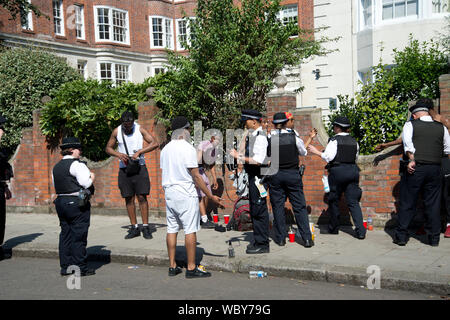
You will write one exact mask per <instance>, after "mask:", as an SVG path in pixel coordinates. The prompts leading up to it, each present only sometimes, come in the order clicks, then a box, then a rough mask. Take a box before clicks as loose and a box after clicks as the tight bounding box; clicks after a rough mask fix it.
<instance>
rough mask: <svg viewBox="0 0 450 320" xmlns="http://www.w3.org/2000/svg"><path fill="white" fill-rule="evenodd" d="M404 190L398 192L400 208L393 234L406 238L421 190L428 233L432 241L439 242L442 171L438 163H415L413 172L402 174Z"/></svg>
mask: <svg viewBox="0 0 450 320" xmlns="http://www.w3.org/2000/svg"><path fill="white" fill-rule="evenodd" d="M403 181H404V183H405V185H404V188H405V190H404V192H401V193H400V210H399V213H398V224H397V229H396V231H395V236H396V238H397V239H398V240H403V241H407V240H408V226H409V224H410V222H411V220H412V219H413V218H414V215H415V212H416V205H417V198H418V197H419V193H420V192H421V191H423V202H424V206H425V214H426V216H427V220H428V223H427V227H426V229H428V230H427V231H428V235H429V236H430V240H431V241H432V242H439V234H440V228H441V222H440V209H441V207H440V206H441V194H442V173H441V167H440V165H434V164H431V165H420V164H417V165H416V171H415V172H414V173H413V174H405V176H404V180H403Z"/></svg>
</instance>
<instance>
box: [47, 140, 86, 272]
mask: <svg viewBox="0 0 450 320" xmlns="http://www.w3.org/2000/svg"><path fill="white" fill-rule="evenodd" d="M60 148H61V154H62V155H63V158H62V160H61V161H59V162H58V163H57V164H56V165H55V166H54V167H53V183H54V186H55V192H56V194H57V195H58V197H57V198H56V199H55V201H54V203H55V207H56V212H57V213H58V218H59V221H60V226H61V233H60V235H59V261H60V266H61V275H62V276H65V275H69V274H71V273H72V272H69V270H70V269H69V270H68V268H69V267H70V266H77V267H78V268H80V272H81V276H89V275H93V274H95V271H94V270H93V269H88V267H87V250H86V246H87V236H88V229H89V224H90V218H91V206H90V203H89V202H86V203H85V204H84V205H82V204H81V203H80V192H83V191H85V189H88V188H91V190H92V183H93V182H94V180H95V175H94V173H93V172H90V170H89V168H88V167H87V166H86V164H85V163H84V162H81V161H80V160H79V159H80V155H81V143H80V141H79V140H78V139H77V138H75V137H68V138H64V139H63V141H62V144H61V146H60ZM73 271H74V270H73Z"/></svg>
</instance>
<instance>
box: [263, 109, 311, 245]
mask: <svg viewBox="0 0 450 320" xmlns="http://www.w3.org/2000/svg"><path fill="white" fill-rule="evenodd" d="M289 119H290V114H289V113H287V112H279V113H276V114H275V115H274V116H273V121H272V122H273V124H274V126H275V128H276V129H275V130H272V131H271V137H270V144H271V150H272V151H275V152H276V151H278V154H277V155H276V156H275V155H273V154H272V153H271V155H272V157H271V164H270V167H271V171H272V170H274V174H273V175H271V176H270V180H269V181H270V202H271V204H272V210H273V217H274V229H275V239H274V241H275V243H276V244H278V245H279V246H284V245H285V244H286V236H287V233H286V217H285V211H284V205H285V202H286V198H289V201H290V202H291V204H292V208H293V210H294V214H295V220H296V221H297V226H298V230H299V231H300V234H301V236H302V238H303V242H304V246H305V248H311V247H312V246H313V245H314V243H313V240H312V237H311V230H310V227H309V219H308V212H307V210H306V201H305V195H304V194H303V182H302V177H301V175H300V172H299V155H301V156H306V155H307V153H308V152H307V150H306V148H307V147H308V145H309V143H310V142H311V140H312V138H313V137H314V136H315V131H311V134H312V135H313V136H312V137H311V135H310V139H308V141H307V145H305V144H304V143H303V140H302V139H300V137H299V136H298V134H297V133H296V132H295V131H294V130H292V129H289V128H287V124H288V121H290V120H289Z"/></svg>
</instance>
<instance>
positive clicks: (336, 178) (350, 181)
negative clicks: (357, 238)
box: [328, 164, 366, 235]
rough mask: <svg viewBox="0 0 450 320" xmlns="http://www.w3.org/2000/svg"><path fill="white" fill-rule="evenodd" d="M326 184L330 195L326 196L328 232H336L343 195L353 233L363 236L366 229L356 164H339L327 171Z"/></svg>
mask: <svg viewBox="0 0 450 320" xmlns="http://www.w3.org/2000/svg"><path fill="white" fill-rule="evenodd" d="M328 184H329V186H330V193H329V195H328V206H329V213H330V223H329V228H330V230H337V229H338V228H339V225H340V222H339V217H340V215H341V214H340V211H339V200H340V198H341V196H342V194H343V193H344V195H345V200H346V201H347V206H348V208H349V210H350V213H351V215H352V219H353V223H354V224H355V232H356V233H357V234H358V235H365V234H366V229H365V228H364V224H363V215H362V211H361V206H360V205H359V201H360V200H361V195H362V190H361V188H360V187H359V169H358V166H357V165H356V164H340V165H338V166H335V167H331V168H330V169H328Z"/></svg>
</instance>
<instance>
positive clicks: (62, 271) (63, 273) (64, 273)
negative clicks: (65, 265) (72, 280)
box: [61, 269, 74, 277]
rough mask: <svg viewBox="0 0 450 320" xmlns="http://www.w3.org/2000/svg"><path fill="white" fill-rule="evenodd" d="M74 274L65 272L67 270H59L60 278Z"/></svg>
mask: <svg viewBox="0 0 450 320" xmlns="http://www.w3.org/2000/svg"><path fill="white" fill-rule="evenodd" d="M73 273H74V272H73V271H72V272H67V269H61V276H62V277H65V276H70V275H71V274H73Z"/></svg>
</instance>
